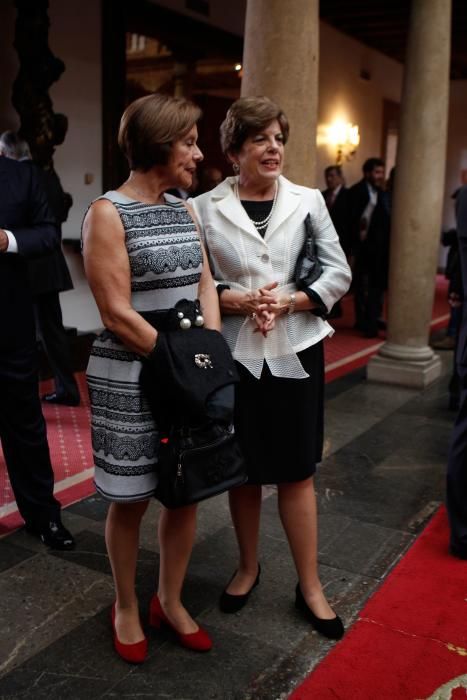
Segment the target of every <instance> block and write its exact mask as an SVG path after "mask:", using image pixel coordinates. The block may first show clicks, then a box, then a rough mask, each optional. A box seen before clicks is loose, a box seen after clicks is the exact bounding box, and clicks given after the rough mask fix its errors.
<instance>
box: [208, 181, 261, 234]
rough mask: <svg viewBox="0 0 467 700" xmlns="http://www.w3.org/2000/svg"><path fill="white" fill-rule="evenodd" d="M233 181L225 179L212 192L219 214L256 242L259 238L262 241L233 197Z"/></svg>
mask: <svg viewBox="0 0 467 700" xmlns="http://www.w3.org/2000/svg"><path fill="white" fill-rule="evenodd" d="M233 180H234V178H227V179H226V180H225V181H224V182H223V183H222V184H221V185H219V187H216V189H215V190H214V191H213V195H212V199H213V200H214V203H215V205H217V208H218V210H219V211H220V213H221V214H222V215H223V216H225V218H226V219H228V220H229V221H230V222H231V223H232V224H233V225H234V226H235V227H237V228H241V229H242V230H243V231H245V232H246V233H249V234H250V235H251V236H253V237H254V238H255V239H256V240H258V238H259V239H260V240H261V241H262V240H263V239H262V238H261V236H260V235H259V233H258V231H257V230H256V228H255V226H254V224H253V222H252V221H251V219H250V217H249V216H248V214H247V213H246V211H245V209H244V208H243V207H242V205H241V204H240V202H239V200H238V199H237V197H236V196H235V193H234V190H233V187H232V183H233ZM216 200H217V201H216Z"/></svg>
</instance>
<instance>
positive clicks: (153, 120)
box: [118, 92, 201, 172]
mask: <svg viewBox="0 0 467 700" xmlns="http://www.w3.org/2000/svg"><path fill="white" fill-rule="evenodd" d="M200 117H201V110H200V108H199V107H197V106H196V105H195V104H194V103H193V102H190V101H189V100H186V99H184V98H183V97H171V96H170V95H162V94H160V93H157V92H155V93H153V94H151V95H146V96H145V97H140V98H139V99H138V100H135V101H134V102H132V103H131V104H130V105H128V107H127V108H126V110H125V111H124V113H123V116H122V118H121V120H120V128H119V131H118V145H119V146H120V148H121V149H122V151H123V153H124V154H125V156H126V158H127V160H128V163H129V165H130V168H131V169H132V170H142V171H143V172H146V171H148V170H149V169H150V168H152V167H153V166H154V165H167V162H168V160H169V155H170V149H171V147H172V144H173V142H174V141H177V139H179V138H181V137H182V136H183V135H184V134H186V133H187V132H188V131H190V129H191V128H192V127H193V126H194V125H195V124H196V122H197V121H198V119H199V118H200Z"/></svg>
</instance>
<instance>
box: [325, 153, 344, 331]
mask: <svg viewBox="0 0 467 700" xmlns="http://www.w3.org/2000/svg"><path fill="white" fill-rule="evenodd" d="M324 179H325V180H326V185H327V188H326V189H325V190H323V192H322V195H323V197H324V201H325V202H326V206H327V208H328V211H329V214H330V216H331V220H332V223H333V224H334V228H335V229H336V231H337V235H338V236H339V242H340V244H341V246H342V250H343V251H344V253H345V255H346V258H347V260H349V258H350V211H349V190H348V189H347V187H346V186H345V183H344V175H343V173H342V168H341V166H340V165H329V166H328V167H327V168H326V169H325V171H324ZM340 316H342V308H341V302H340V301H338V302H337V304H334V306H333V308H332V310H331V313H330V314H329V318H340Z"/></svg>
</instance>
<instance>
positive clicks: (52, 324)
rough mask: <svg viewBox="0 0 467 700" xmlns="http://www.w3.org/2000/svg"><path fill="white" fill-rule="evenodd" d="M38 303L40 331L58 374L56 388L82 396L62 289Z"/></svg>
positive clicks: (41, 338) (52, 367)
mask: <svg viewBox="0 0 467 700" xmlns="http://www.w3.org/2000/svg"><path fill="white" fill-rule="evenodd" d="M34 306H35V313H36V322H37V330H38V335H39V338H40V340H41V342H42V344H43V345H44V348H45V351H46V353H47V358H48V360H49V364H50V367H51V369H52V372H53V374H54V379H55V391H56V392H57V394H60V395H65V396H68V397H70V398H72V399H76V400H78V399H79V389H78V385H77V383H76V380H75V378H74V376H73V364H72V360H71V353H70V346H69V343H68V337H67V334H66V331H65V329H64V327H63V319H62V309H61V307H60V298H59V295H58V292H48V293H47V294H41V295H40V296H37V297H36V298H35V304H34Z"/></svg>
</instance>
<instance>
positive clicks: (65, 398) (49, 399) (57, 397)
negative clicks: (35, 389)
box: [42, 391, 80, 406]
mask: <svg viewBox="0 0 467 700" xmlns="http://www.w3.org/2000/svg"><path fill="white" fill-rule="evenodd" d="M42 401H43V402H44V403H58V404H61V405H62V406H79V401H80V399H79V396H78V397H75V396H69V395H68V394H57V392H56V391H53V392H52V393H51V394H44V396H43V397H42Z"/></svg>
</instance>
